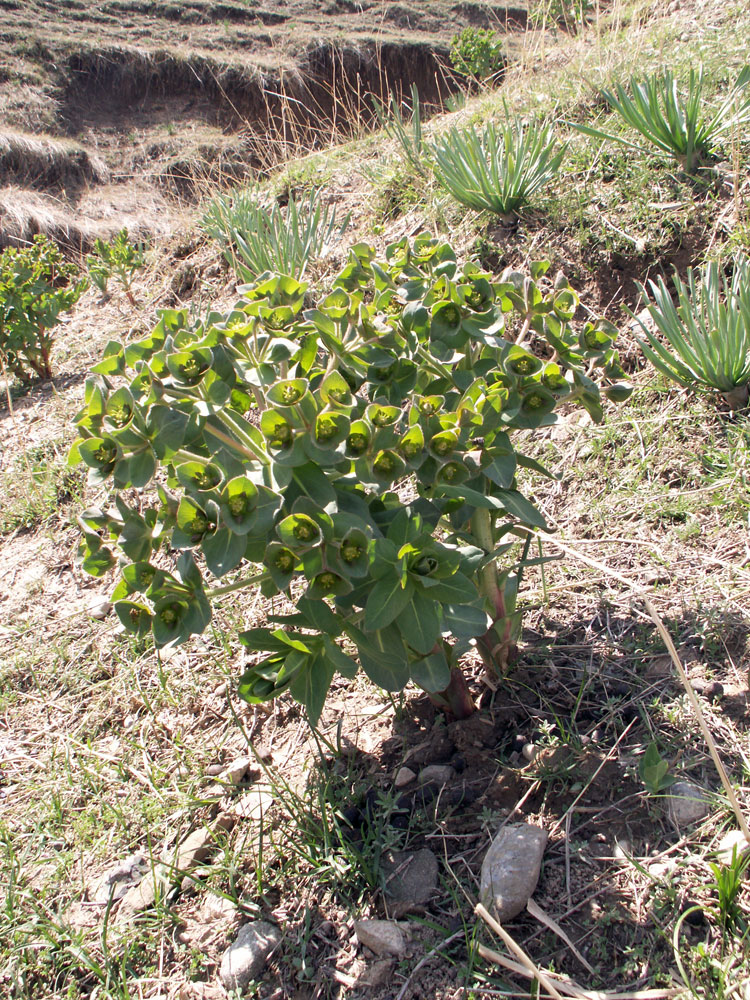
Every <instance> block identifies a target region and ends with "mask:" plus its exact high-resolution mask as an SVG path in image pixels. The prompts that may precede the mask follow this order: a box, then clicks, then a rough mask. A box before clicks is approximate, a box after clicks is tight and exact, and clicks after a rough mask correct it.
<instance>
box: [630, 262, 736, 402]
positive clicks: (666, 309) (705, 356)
mask: <svg viewBox="0 0 750 1000" xmlns="http://www.w3.org/2000/svg"><path fill="white" fill-rule="evenodd" d="M674 287H675V290H676V292H677V305H675V304H674V302H673V300H672V295H671V293H670V291H669V289H668V288H667V286H666V284H665V282H664V279H663V278H660V279H659V280H658V282H655V281H650V282H649V288H650V292H651V298H648V293H647V291H646V289H645V288H643V286H641V290H642V292H643V295H644V296H645V297H646V299H647V309H648V313H649V315H650V317H651V319H652V321H653V323H654V324H655V326H656V329H657V330H658V331H659V333H661V334H662V336H663V337H664V339H666V341H667V343H668V345H669V346H666V345H665V344H664V343H663V342H662V340H660V339H659V338H658V337H657V336H656V335H655V334H654V333H653V332H651V330H649V329H648V328H647V327H646V326H645V325H644V324H643V322H642V321H641V320H638V323H639V324H640V326H641V329H642V330H643V333H644V336H645V340H640V341H639V343H640V345H641V349H642V350H643V353H644V354H645V355H646V357H647V358H648V359H649V361H650V362H651V364H652V365H653V366H654V367H655V368H656V369H658V371H660V372H661V373H662V374H663V375H666V377H667V378H669V379H671V380H672V381H673V382H677V383H678V384H679V385H682V386H690V387H692V388H696V389H703V390H706V389H708V390H712V389H713V390H718V391H719V392H720V393H721V394H722V396H723V397H724V399H725V400H726V401H727V403H729V405H730V406H731V407H732V408H733V409H741V408H742V407H744V406H745V405H747V401H748V385H749V384H750V258H749V257H747V256H745V255H744V254H738V255H737V256H736V257H735V258H734V261H733V271H732V276H731V278H727V277H726V275H724V274H723V273H722V272H721V270H720V267H719V264H718V263H717V262H716V261H711V262H710V263H709V264H707V265H706V266H705V267H703V268H701V269H700V270H699V271H697V272H696V271H694V270H693V269H692V268H688V274H687V281H686V282H683V281H682V279H681V278H680V277H679V275H677V274H675V276H674Z"/></svg>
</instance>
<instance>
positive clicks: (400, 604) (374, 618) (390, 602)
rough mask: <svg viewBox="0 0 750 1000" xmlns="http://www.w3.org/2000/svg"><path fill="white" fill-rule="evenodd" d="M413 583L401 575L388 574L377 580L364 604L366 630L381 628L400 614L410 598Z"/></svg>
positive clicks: (412, 591)
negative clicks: (404, 582) (404, 579)
mask: <svg viewBox="0 0 750 1000" xmlns="http://www.w3.org/2000/svg"><path fill="white" fill-rule="evenodd" d="M413 593H414V585H413V584H412V583H409V582H408V581H407V582H406V585H405V586H403V585H402V581H401V577H400V576H394V575H391V574H389V575H388V576H384V577H382V578H381V579H379V580H377V581H376V583H375V585H374V586H373V588H372V590H371V591H370V596H369V597H368V599H367V604H366V605H365V628H366V629H367V630H368V631H375V630H377V629H383V628H385V627H386V626H387V625H390V624H391V622H392V621H393V620H394V619H395V618H396V617H397V615H399V614H400V612H401V611H403V609H404V608H405V607H406V605H407V604H408V603H409V601H410V600H411V598H412V594H413Z"/></svg>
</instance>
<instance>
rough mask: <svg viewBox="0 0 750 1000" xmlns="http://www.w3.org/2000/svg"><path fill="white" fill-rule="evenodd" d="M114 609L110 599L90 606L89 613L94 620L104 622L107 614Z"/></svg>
mask: <svg viewBox="0 0 750 1000" xmlns="http://www.w3.org/2000/svg"><path fill="white" fill-rule="evenodd" d="M111 610H112V605H111V604H110V602H109V601H100V602H99V603H98V604H95V605H94V606H93V607H91V608H89V611H88V614H89V618H93V619H94V621H97V622H103V621H104V619H105V618H106V617H107V615H108V614H109V613H110V611H111Z"/></svg>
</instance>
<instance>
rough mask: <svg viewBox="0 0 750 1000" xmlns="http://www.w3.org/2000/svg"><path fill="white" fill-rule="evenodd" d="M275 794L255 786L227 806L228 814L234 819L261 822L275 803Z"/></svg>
mask: <svg viewBox="0 0 750 1000" xmlns="http://www.w3.org/2000/svg"><path fill="white" fill-rule="evenodd" d="M273 802H274V799H273V795H272V794H271V793H270V792H269V791H267V790H265V789H263V788H253V789H251V790H250V791H249V792H245V794H244V795H241V796H240V797H239V798H238V799H235V800H233V801H232V802H230V803H229V804H228V806H227V810H226V811H227V814H228V815H229V816H232V817H233V818H234V819H239V820H249V821H251V822H260V821H261V820H262V819H263V817H264V816H265V814H266V812H267V811H268V810H269V809H270V807H271V806H272V805H273Z"/></svg>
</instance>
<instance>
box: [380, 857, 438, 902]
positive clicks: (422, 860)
mask: <svg viewBox="0 0 750 1000" xmlns="http://www.w3.org/2000/svg"><path fill="white" fill-rule="evenodd" d="M381 871H382V873H383V876H384V878H385V898H386V900H387V901H388V902H389V904H393V911H394V915H395V916H399V917H402V916H404V915H405V914H407V913H409V912H410V911H411V910H413V909H415V908H420V907H424V906H425V905H426V904H427V903H429V901H430V900H431V899H432V897H433V895H434V894H435V890H436V889H437V884H438V861H437V858H436V857H435V855H434V854H433V853H432V851H430V850H428V849H427V848H424V849H423V850H421V851H417V852H416V853H413V854H412V853H411V852H410V851H391V852H389V853H388V854H387V855H386V857H385V858H384V859H383V861H382V864H381Z"/></svg>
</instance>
